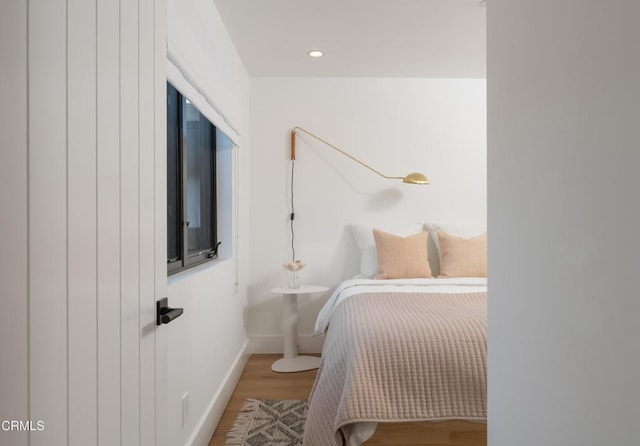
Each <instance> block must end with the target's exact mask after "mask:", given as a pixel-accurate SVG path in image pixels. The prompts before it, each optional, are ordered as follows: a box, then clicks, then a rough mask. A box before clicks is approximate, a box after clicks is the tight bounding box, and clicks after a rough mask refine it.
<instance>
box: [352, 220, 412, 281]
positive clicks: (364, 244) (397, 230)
mask: <svg viewBox="0 0 640 446" xmlns="http://www.w3.org/2000/svg"><path fill="white" fill-rule="evenodd" d="M373 228H374V227H373V226H365V225H359V224H352V225H351V232H352V233H353V238H354V239H355V241H356V245H358V249H360V274H358V275H357V276H355V277H354V279H372V278H373V277H374V276H375V275H376V274H378V255H377V253H376V242H375V240H374V238H373ZM375 228H376V229H380V230H382V231H384V232H388V233H390V234H394V235H398V236H400V237H406V236H408V235H413V234H416V233H418V232H421V231H422V230H423V229H422V223H414V224H411V225H406V226H404V227H400V226H396V227H388V226H387V227H385V226H375Z"/></svg>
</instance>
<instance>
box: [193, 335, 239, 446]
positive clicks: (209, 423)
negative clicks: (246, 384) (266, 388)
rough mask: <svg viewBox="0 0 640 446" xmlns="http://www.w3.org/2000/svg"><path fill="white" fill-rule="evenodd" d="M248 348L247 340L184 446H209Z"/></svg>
mask: <svg viewBox="0 0 640 446" xmlns="http://www.w3.org/2000/svg"><path fill="white" fill-rule="evenodd" d="M249 346H250V341H249V339H247V340H246V341H245V343H244V344H243V346H242V349H241V350H240V353H238V356H237V357H236V359H235V361H234V362H233V365H232V366H231V369H230V370H229V373H227V376H225V378H224V382H223V383H222V385H221V386H220V389H219V390H218V393H216V394H215V395H214V397H213V399H212V400H211V403H210V404H209V407H207V410H206V411H205V413H204V415H203V416H202V418H201V419H200V421H199V422H198V425H197V427H196V429H195V430H194V433H193V435H192V436H191V438H190V439H189V441H187V443H186V444H188V445H191V446H208V445H209V440H211V436H212V435H213V433H214V431H215V430H216V427H217V426H218V423H219V422H220V419H221V418H222V414H223V413H224V409H225V408H226V407H227V403H228V402H229V400H230V399H231V395H232V394H233V390H234V389H235V388H236V384H238V381H240V375H242V371H243V370H244V367H245V365H246V364H247V361H248V360H249V356H250V354H251V351H250V350H249Z"/></svg>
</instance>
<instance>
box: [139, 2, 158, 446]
mask: <svg viewBox="0 0 640 446" xmlns="http://www.w3.org/2000/svg"><path fill="white" fill-rule="evenodd" d="M153 3H154V0H139V14H140V15H139V31H138V36H139V37H138V38H139V44H140V54H139V58H138V67H139V68H138V70H139V71H138V72H139V91H138V97H139V101H140V111H141V112H140V118H139V123H140V128H139V137H140V149H139V150H140V151H139V156H140V158H139V164H138V168H139V178H140V181H139V187H140V189H139V203H140V227H139V243H140V266H139V268H140V330H141V331H140V334H139V336H140V405H141V407H140V415H141V418H140V445H141V446H144V445H154V444H155V373H154V371H155V333H156V325H155V301H156V298H155V274H154V273H155V241H156V236H155V231H154V209H155V200H154V197H155V194H154V187H155V184H154V173H155V141H154V138H155V133H154V124H155V122H154V118H155V113H154V107H155V100H154V99H155V98H154V94H155V89H154V75H155V67H154V63H153V62H154V49H153V48H154V35H153V32H154V8H153V7H154V4H153Z"/></svg>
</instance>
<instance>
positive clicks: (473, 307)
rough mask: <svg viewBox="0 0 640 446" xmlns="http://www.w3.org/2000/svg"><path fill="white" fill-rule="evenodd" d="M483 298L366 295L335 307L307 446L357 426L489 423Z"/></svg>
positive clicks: (334, 439) (322, 445)
mask: <svg viewBox="0 0 640 446" xmlns="http://www.w3.org/2000/svg"><path fill="white" fill-rule="evenodd" d="M486 320H487V318H486V293H485V292H475V293H455V294H454V293H386V292H385V293H365V294H358V295H355V296H351V297H350V298H348V299H346V300H345V301H343V302H342V303H340V305H339V307H337V308H336V310H335V312H334V313H333V315H332V316H331V320H330V324H329V330H328V332H327V335H326V339H325V343H324V347H323V352H322V362H321V365H320V368H319V370H318V375H317V377H316V381H315V383H314V386H313V389H312V391H311V396H310V402H309V412H308V416H307V422H306V425H305V430H304V443H303V444H304V445H305V446H329V445H333V444H338V445H342V444H344V441H345V438H344V437H345V431H346V430H347V429H346V427H347V426H348V425H350V424H352V423H358V422H393V421H429V420H431V421H443V420H451V419H462V420H471V421H479V422H486V419H487V397H486V395H487V361H486V357H487V340H486V325H487V323H486Z"/></svg>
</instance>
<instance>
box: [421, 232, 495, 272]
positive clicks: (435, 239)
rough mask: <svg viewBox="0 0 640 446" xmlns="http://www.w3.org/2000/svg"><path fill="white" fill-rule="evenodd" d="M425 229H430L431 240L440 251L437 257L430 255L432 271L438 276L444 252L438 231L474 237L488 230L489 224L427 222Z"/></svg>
mask: <svg viewBox="0 0 640 446" xmlns="http://www.w3.org/2000/svg"><path fill="white" fill-rule="evenodd" d="M424 229H426V230H427V231H429V235H431V240H432V241H433V244H434V245H435V248H436V252H437V253H438V257H437V259H432V258H431V257H429V262H430V263H431V272H432V273H433V275H434V276H437V275H439V274H440V257H442V252H440V242H439V241H438V231H443V232H446V233H447V234H451V235H455V236H457V237H463V238H472V237H476V236H478V235H481V234H484V233H485V232H487V224H486V223H471V224H457V223H425V224H424ZM435 261H437V262H438V264H437V265H435Z"/></svg>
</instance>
